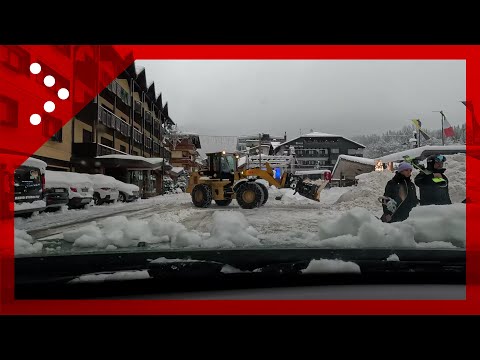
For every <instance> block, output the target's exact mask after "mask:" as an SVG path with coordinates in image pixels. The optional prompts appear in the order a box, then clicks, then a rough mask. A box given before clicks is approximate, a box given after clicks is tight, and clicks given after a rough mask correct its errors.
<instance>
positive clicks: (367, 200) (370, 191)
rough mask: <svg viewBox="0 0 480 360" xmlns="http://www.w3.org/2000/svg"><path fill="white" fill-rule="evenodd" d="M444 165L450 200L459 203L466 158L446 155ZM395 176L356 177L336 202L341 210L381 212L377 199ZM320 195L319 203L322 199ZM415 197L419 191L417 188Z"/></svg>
mask: <svg viewBox="0 0 480 360" xmlns="http://www.w3.org/2000/svg"><path fill="white" fill-rule="evenodd" d="M446 158H447V162H446V165H445V168H446V171H445V175H446V176H447V177H448V180H449V192H450V198H451V199H452V202H454V203H461V202H462V201H463V200H464V199H465V195H466V185H465V184H466V183H465V178H466V162H465V159H466V156H465V154H455V155H447V156H446ZM418 173H419V172H418V170H414V171H413V172H412V180H414V179H415V176H417V175H418ZM394 175H395V174H394V173H392V172H390V171H380V172H378V171H372V172H369V173H366V174H361V175H358V176H357V177H356V178H357V180H358V184H357V185H356V186H352V187H350V190H349V191H347V192H346V193H344V194H343V195H341V196H340V197H339V199H338V200H337V201H336V204H338V205H341V208H344V209H349V208H353V207H356V206H358V207H363V208H366V209H369V210H372V211H379V212H381V211H382V209H381V204H380V203H379V202H378V197H379V196H382V195H383V194H384V192H385V186H386V185H387V182H388V181H389V180H391V179H392V178H393V176H394ZM322 195H323V191H322V194H321V195H320V201H321V199H322ZM417 197H419V191H418V188H417Z"/></svg>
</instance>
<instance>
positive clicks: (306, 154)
mask: <svg viewBox="0 0 480 360" xmlns="http://www.w3.org/2000/svg"><path fill="white" fill-rule="evenodd" d="M291 148H293V150H294V152H295V157H296V159H297V163H296V166H295V168H296V170H299V171H302V170H314V169H328V170H332V169H333V167H334V165H335V163H336V162H337V159H338V156H339V155H341V154H344V155H353V156H360V157H363V149H364V148H365V146H364V145H362V144H359V143H357V142H355V141H353V140H350V139H347V138H345V137H343V136H340V135H332V134H325V133H319V132H312V133H309V134H305V135H301V136H299V137H296V138H294V139H291V140H289V141H286V142H284V143H282V144H280V145H278V146H277V147H275V154H276V155H291Z"/></svg>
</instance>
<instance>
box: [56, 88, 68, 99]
mask: <svg viewBox="0 0 480 360" xmlns="http://www.w3.org/2000/svg"><path fill="white" fill-rule="evenodd" d="M69 96H70V93H69V92H68V90H67V89H65V88H61V89H60V90H58V97H59V98H60V99H62V100H66V99H68V97H69Z"/></svg>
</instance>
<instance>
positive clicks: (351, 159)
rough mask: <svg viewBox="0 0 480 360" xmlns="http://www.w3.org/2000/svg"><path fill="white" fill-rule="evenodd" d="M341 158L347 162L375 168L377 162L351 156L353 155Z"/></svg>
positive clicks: (341, 156)
mask: <svg viewBox="0 0 480 360" xmlns="http://www.w3.org/2000/svg"><path fill="white" fill-rule="evenodd" d="M339 158H342V159H345V160H347V161H353V162H356V163H359V164H365V165H372V166H375V160H374V159H368V158H364V157H359V156H351V155H340V156H339ZM337 161H338V160H337Z"/></svg>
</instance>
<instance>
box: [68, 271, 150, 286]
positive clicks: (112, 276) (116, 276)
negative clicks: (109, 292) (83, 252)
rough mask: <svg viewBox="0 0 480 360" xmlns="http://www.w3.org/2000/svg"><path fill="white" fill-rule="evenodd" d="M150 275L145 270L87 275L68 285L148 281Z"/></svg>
mask: <svg viewBox="0 0 480 360" xmlns="http://www.w3.org/2000/svg"><path fill="white" fill-rule="evenodd" d="M149 278H150V275H149V273H148V271H147V270H131V271H117V272H114V273H108V274H105V273H102V274H87V275H82V276H79V277H78V278H76V279H73V280H71V281H70V282H69V283H72V284H75V283H85V282H103V281H124V280H142V279H149Z"/></svg>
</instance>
